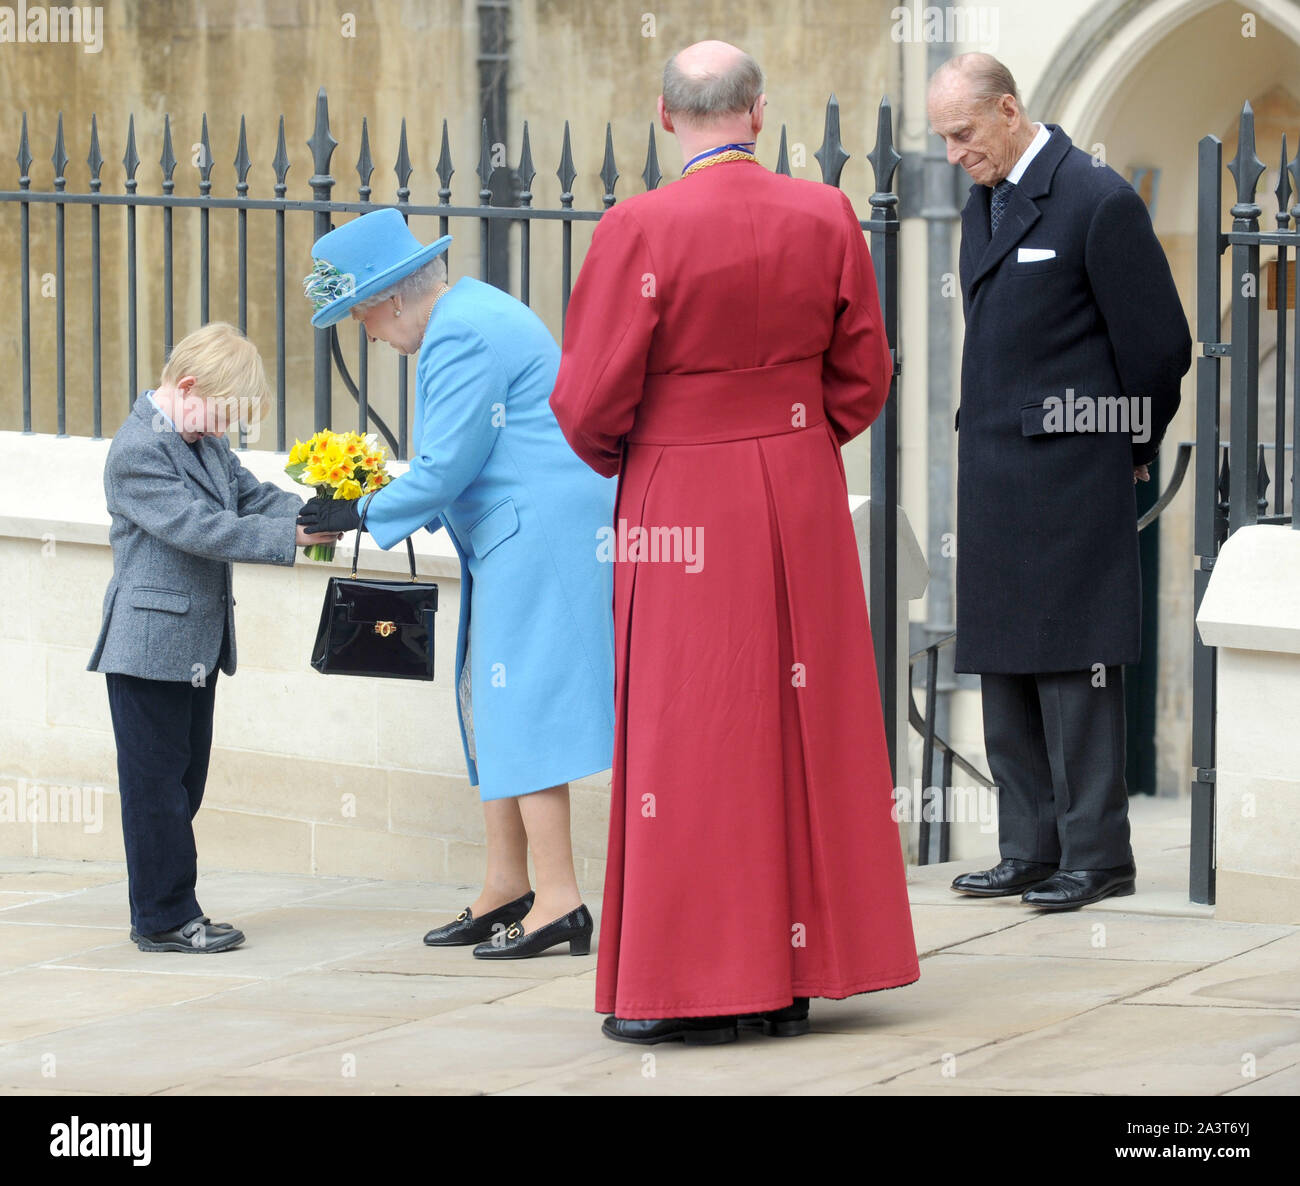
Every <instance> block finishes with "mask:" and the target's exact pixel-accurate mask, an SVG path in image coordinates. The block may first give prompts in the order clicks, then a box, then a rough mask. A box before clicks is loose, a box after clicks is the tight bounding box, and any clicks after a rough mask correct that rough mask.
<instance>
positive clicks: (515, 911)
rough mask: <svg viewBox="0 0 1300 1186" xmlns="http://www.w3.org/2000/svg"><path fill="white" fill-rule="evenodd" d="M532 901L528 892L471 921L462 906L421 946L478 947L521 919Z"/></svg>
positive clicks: (531, 892)
mask: <svg viewBox="0 0 1300 1186" xmlns="http://www.w3.org/2000/svg"><path fill="white" fill-rule="evenodd" d="M533 897H534V895H533V891H532V890H529V891H528V892H527V893H526V894H525V895H524V896H523V897H522V898H516V899H515V900H514V901H513V902H507V903H506V904H505V905H504V906H498V907H497V908H496V909H495V910H489V911H488V913H487V914H485V915H483V917H482V918H475V917H474V912H473V911H472V910H471V909H470V908H469V907H468V906H466V907H465V909H464V910H462V911H461V912H460V913H459V914H458V915H456V917H455V918H454V919H452V921H451V922H449V923H448V924H447V925H446V926H445V927H435V928H434V929H433V930H432V931H430V932H429V933H428V934H427V935H425V937H424V942H425V944H426V945H427V946H429V947H469V946H471V945H472V944H474V943H482V942H483V940H484V939H490V938H492V936H493V935H494V934H496V932H497V931H504V930H505V929H506V928H507V927H509V926H510V925H511V924H512V923H516V922H518V921H519V920H520V919H521V918H523V917H524V915H525V914H527V913H528V912H529V911H530V910H531V909H532V908H533Z"/></svg>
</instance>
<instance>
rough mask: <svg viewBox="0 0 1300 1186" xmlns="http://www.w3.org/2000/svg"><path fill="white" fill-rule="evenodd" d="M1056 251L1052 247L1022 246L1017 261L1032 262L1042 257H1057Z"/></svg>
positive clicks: (1021, 262)
mask: <svg viewBox="0 0 1300 1186" xmlns="http://www.w3.org/2000/svg"><path fill="white" fill-rule="evenodd" d="M1055 258H1056V252H1055V251H1053V250H1052V249H1051V248H1050V247H1022V248H1020V250H1019V251H1017V252H1016V263H1018V264H1032V263H1036V262H1037V261H1038V260H1040V259H1055Z"/></svg>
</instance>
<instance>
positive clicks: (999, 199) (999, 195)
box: [989, 181, 1016, 238]
mask: <svg viewBox="0 0 1300 1186" xmlns="http://www.w3.org/2000/svg"><path fill="white" fill-rule="evenodd" d="M1015 188H1016V187H1015V183H1014V182H1012V181H999V182H998V183H997V185H995V186H994V187H993V194H992V196H991V197H990V198H989V225H990V226H991V227H992V229H993V237H994V238H996V237H997V233H998V223H999V222H1001V221H1002V213H1003V211H1004V210H1006V208H1007V203H1008V202H1009V201H1011V191H1012V190H1013V189H1015Z"/></svg>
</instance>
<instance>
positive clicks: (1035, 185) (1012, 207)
mask: <svg viewBox="0 0 1300 1186" xmlns="http://www.w3.org/2000/svg"><path fill="white" fill-rule="evenodd" d="M1047 126H1048V128H1049V129H1050V130H1051V137H1050V138H1049V139H1048V141H1047V143H1046V144H1044V145H1043V147H1042V149H1041V150H1040V151H1039V153H1038V155H1037V156H1036V157H1034V159H1033V161H1032V162H1031V163H1030V165H1029V168H1028V169H1026V170H1025V175H1024V176H1023V177H1022V178H1021V179H1020V181H1019V183H1018V184H1017V185H1016V186H1015V188H1014V189H1012V191H1011V195H1010V197H1009V198H1008V199H1007V208H1006V210H1004V211H1003V213H1002V221H1001V222H1000V223H999V224H998V233H997V234H996V235H994V236H993V237H992V238H991V239H990V238H989V213H988V211H989V194H990V193H991V192H992V191H991V190H990V189H989V187H988V186H974V187H972V190H971V196H970V199H969V200H968V201H967V203H966V208H965V209H964V210H963V211H962V234H963V235H967V234H970V235H972V236H973V237H972V245H974V246H975V247H976V252H972V256H971V258H972V259H974V260H975V261H976V262H975V270H974V272H972V273H971V279H970V287H971V289H972V290H974V288H975V286H976V285H977V284H979V282H980V281H981V280H982V279H983V278H984V277H985V276H987V275H988V274H989V273H990V272H991V271H993V269H994V268H996V267H997V266H998V264H1000V263H1001V262H1002V261H1003V260H1004V259H1005V258H1006V257H1007V255H1008V254H1009V253H1010V251H1011V249H1012V248H1013V247H1015V246H1016V245H1017V244H1018V243H1019V242H1020V241H1021V240H1022V239H1024V237H1025V236H1026V235H1027V234H1028V233H1029V232H1030V230H1031V229H1032V228H1033V226H1034V225H1035V224H1036V223H1037V222H1038V220H1039V219H1040V218H1041V217H1042V212H1041V211H1040V210H1039V208H1038V203H1037V202H1036V201H1035V200H1034V199H1035V198H1041V197H1043V196H1044V195H1045V194H1047V193H1048V192H1049V191H1050V190H1051V188H1052V175H1053V174H1054V173H1055V172H1056V167H1057V166H1058V165H1059V164H1060V163H1061V161H1062V160H1064V159H1065V154H1066V153H1067V152H1068V151H1069V150H1070V147H1071V145H1070V138H1069V136H1067V135H1066V134H1065V133H1064V132H1062V131H1061V129H1060V128H1058V127H1057V126H1056V125H1055V124H1048V125H1047ZM981 189H982V190H983V191H984V192H983V193H982V194H981V193H978V192H977V191H979V190H981ZM981 246H982V249H980V248H981Z"/></svg>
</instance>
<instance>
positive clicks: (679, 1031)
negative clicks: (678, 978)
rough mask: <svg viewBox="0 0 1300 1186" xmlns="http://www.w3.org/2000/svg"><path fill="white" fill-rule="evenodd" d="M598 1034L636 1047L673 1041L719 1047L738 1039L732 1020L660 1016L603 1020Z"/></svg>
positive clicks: (733, 1020) (731, 1018) (688, 1044)
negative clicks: (644, 1018)
mask: <svg viewBox="0 0 1300 1186" xmlns="http://www.w3.org/2000/svg"><path fill="white" fill-rule="evenodd" d="M600 1031H601V1033H603V1034H604V1035H605V1037H607V1038H613V1039H614V1041H615V1042H635V1043H636V1044H637V1045H638V1046H653V1045H654V1044H655V1043H656V1042H676V1041H682V1042H685V1043H686V1045H687V1046H721V1045H722V1044H723V1043H724V1042H734V1041H735V1040H736V1037H737V1034H736V1019H735V1018H734V1017H661V1018H659V1019H658V1020H645V1021H642V1020H639V1019H636V1018H625V1017H606V1018H605V1020H604V1022H602V1023H601V1027H600Z"/></svg>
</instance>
